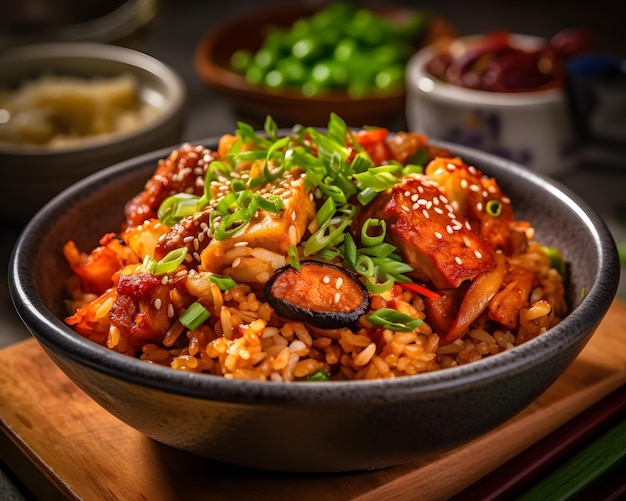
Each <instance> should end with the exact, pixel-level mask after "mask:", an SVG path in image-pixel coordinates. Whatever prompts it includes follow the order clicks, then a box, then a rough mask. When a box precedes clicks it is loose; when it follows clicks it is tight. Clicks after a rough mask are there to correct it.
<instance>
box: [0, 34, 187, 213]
mask: <svg viewBox="0 0 626 501" xmlns="http://www.w3.org/2000/svg"><path fill="white" fill-rule="evenodd" d="M0 68H2V71H1V72H0V89H4V90H5V91H9V92H11V91H13V90H15V89H19V88H20V86H21V85H23V84H24V83H25V82H27V81H31V80H36V79H37V78H39V77H41V76H43V75H55V76H64V77H74V78H78V79H83V80H85V81H87V80H91V79H92V78H111V77H115V76H120V75H124V74H129V75H131V76H133V77H134V78H135V79H136V81H137V87H138V90H137V93H138V100H139V102H140V104H141V105H145V106H149V107H151V108H153V110H154V113H151V114H150V115H149V118H146V119H145V120H144V121H143V122H141V123H140V124H139V125H137V126H136V127H134V128H132V129H129V130H126V131H122V132H120V131H116V132H114V133H111V134H106V135H104V134H103V135H100V136H90V137H87V138H85V140H84V141H81V142H76V143H71V144H68V145H67V146H63V147H55V148H51V147H47V146H46V145H28V144H18V143H12V142H7V141H4V142H0V174H1V175H2V183H3V185H2V186H3V196H2V197H0V221H2V222H5V221H9V222H24V221H27V220H28V219H29V218H30V217H31V216H32V215H33V214H35V212H36V211H37V210H38V209H39V208H41V207H42V206H43V205H44V204H45V202H47V201H48V200H49V199H50V198H52V197H53V196H54V195H56V194H57V193H59V192H60V191H62V190H63V189H64V188H67V187H68V186H70V185H71V184H73V183H75V182H77V181H79V180H80V179H82V178H83V177H86V176H88V175H89V174H92V173H94V172H96V171H98V170H100V169H102V168H104V167H108V166H109V165H112V164H114V163H117V162H120V161H121V160H125V159H127V158H131V157H133V156H136V155H140V154H141V153H146V152H148V151H153V150H155V149H158V148H163V147H165V146H170V145H174V144H176V143H178V142H179V141H180V139H181V137H182V133H183V128H184V125H185V119H186V102H187V90H186V86H185V83H184V81H183V80H182V78H181V77H180V75H178V73H176V72H175V71H174V70H173V69H171V68H170V67H169V66H167V65H166V64H164V63H162V62H161V61H159V60H157V59H155V58H153V57H151V56H149V55H147V54H144V53H142V52H139V51H136V50H133V49H129V48H125V47H119V46H116V45H110V44H100V43H90V42H68V43H51V44H34V45H26V46H23V47H17V48H12V49H8V50H6V51H4V52H3V53H2V54H1V55H0Z"/></svg>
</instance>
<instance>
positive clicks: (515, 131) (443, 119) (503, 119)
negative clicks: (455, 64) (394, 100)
mask: <svg viewBox="0 0 626 501" xmlns="http://www.w3.org/2000/svg"><path fill="white" fill-rule="evenodd" d="M475 38H476V36H472V37H463V38H461V39H458V41H459V42H461V43H462V42H465V41H471V40H472V39H475ZM512 40H513V41H514V43H515V44H516V45H517V44H520V47H529V48H532V47H536V46H537V44H539V43H541V42H542V41H543V40H542V39H540V38H536V37H532V36H527V35H517V34H516V35H513V37H512ZM436 51H437V49H436V47H435V46H434V45H430V46H428V47H426V48H424V49H422V50H420V51H418V52H417V53H416V54H415V55H414V56H413V57H412V58H411V60H410V61H409V63H408V65H407V71H406V81H407V103H406V115H407V123H408V126H409V128H410V129H411V130H413V131H416V132H422V133H425V134H427V135H428V136H429V137H431V138H435V139H440V140H444V141H451V142H454V143H456V144H463V145H465V146H470V147H473V148H476V149H480V150H483V151H487V152H489V153H493V154H496V155H499V156H502V157H505V158H508V159H510V160H513V161H515V162H518V163H521V164H523V165H525V166H526V167H528V168H530V169H531V170H533V171H536V172H538V173H541V174H545V175H549V176H553V175H557V174H561V173H564V172H567V171H568V170H570V169H571V168H573V167H574V165H575V164H576V162H577V160H578V158H577V157H578V146H577V139H576V136H575V133H574V126H573V121H572V117H571V111H570V107H569V102H568V98H567V93H566V91H565V90H564V89H563V88H562V87H559V88H550V89H545V90H537V91H528V92H492V91H483V90H475V89H470V88H465V87H461V86H460V85H456V84H451V83H447V82H445V81H443V80H440V79H438V78H436V77H434V76H433V75H432V74H431V73H430V72H429V71H428V70H427V68H426V66H427V64H428V63H429V61H431V60H432V58H433V57H434V56H435V55H436V53H437V52H436Z"/></svg>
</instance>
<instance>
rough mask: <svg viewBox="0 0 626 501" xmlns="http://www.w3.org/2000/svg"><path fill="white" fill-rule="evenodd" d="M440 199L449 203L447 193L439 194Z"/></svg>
mask: <svg viewBox="0 0 626 501" xmlns="http://www.w3.org/2000/svg"><path fill="white" fill-rule="evenodd" d="M439 200H441V201H442V202H443V203H444V204H447V203H448V199H447V198H446V196H445V195H439Z"/></svg>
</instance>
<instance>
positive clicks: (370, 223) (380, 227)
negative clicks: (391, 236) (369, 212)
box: [361, 217, 387, 247]
mask: <svg viewBox="0 0 626 501" xmlns="http://www.w3.org/2000/svg"><path fill="white" fill-rule="evenodd" d="M370 228H372V229H376V231H377V233H378V234H377V235H370V234H369V230H370ZM386 235H387V223H386V222H385V220H384V219H374V218H371V217H370V218H367V220H366V221H365V223H364V224H363V226H362V227H361V242H362V243H363V245H365V246H367V247H372V246H374V245H378V244H382V243H383V241H384V240H385V236H386Z"/></svg>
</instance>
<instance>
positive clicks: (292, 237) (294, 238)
mask: <svg viewBox="0 0 626 501" xmlns="http://www.w3.org/2000/svg"><path fill="white" fill-rule="evenodd" d="M289 243H290V244H291V245H296V244H297V243H298V232H297V230H296V227H295V226H294V225H293V224H292V225H291V226H289Z"/></svg>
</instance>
